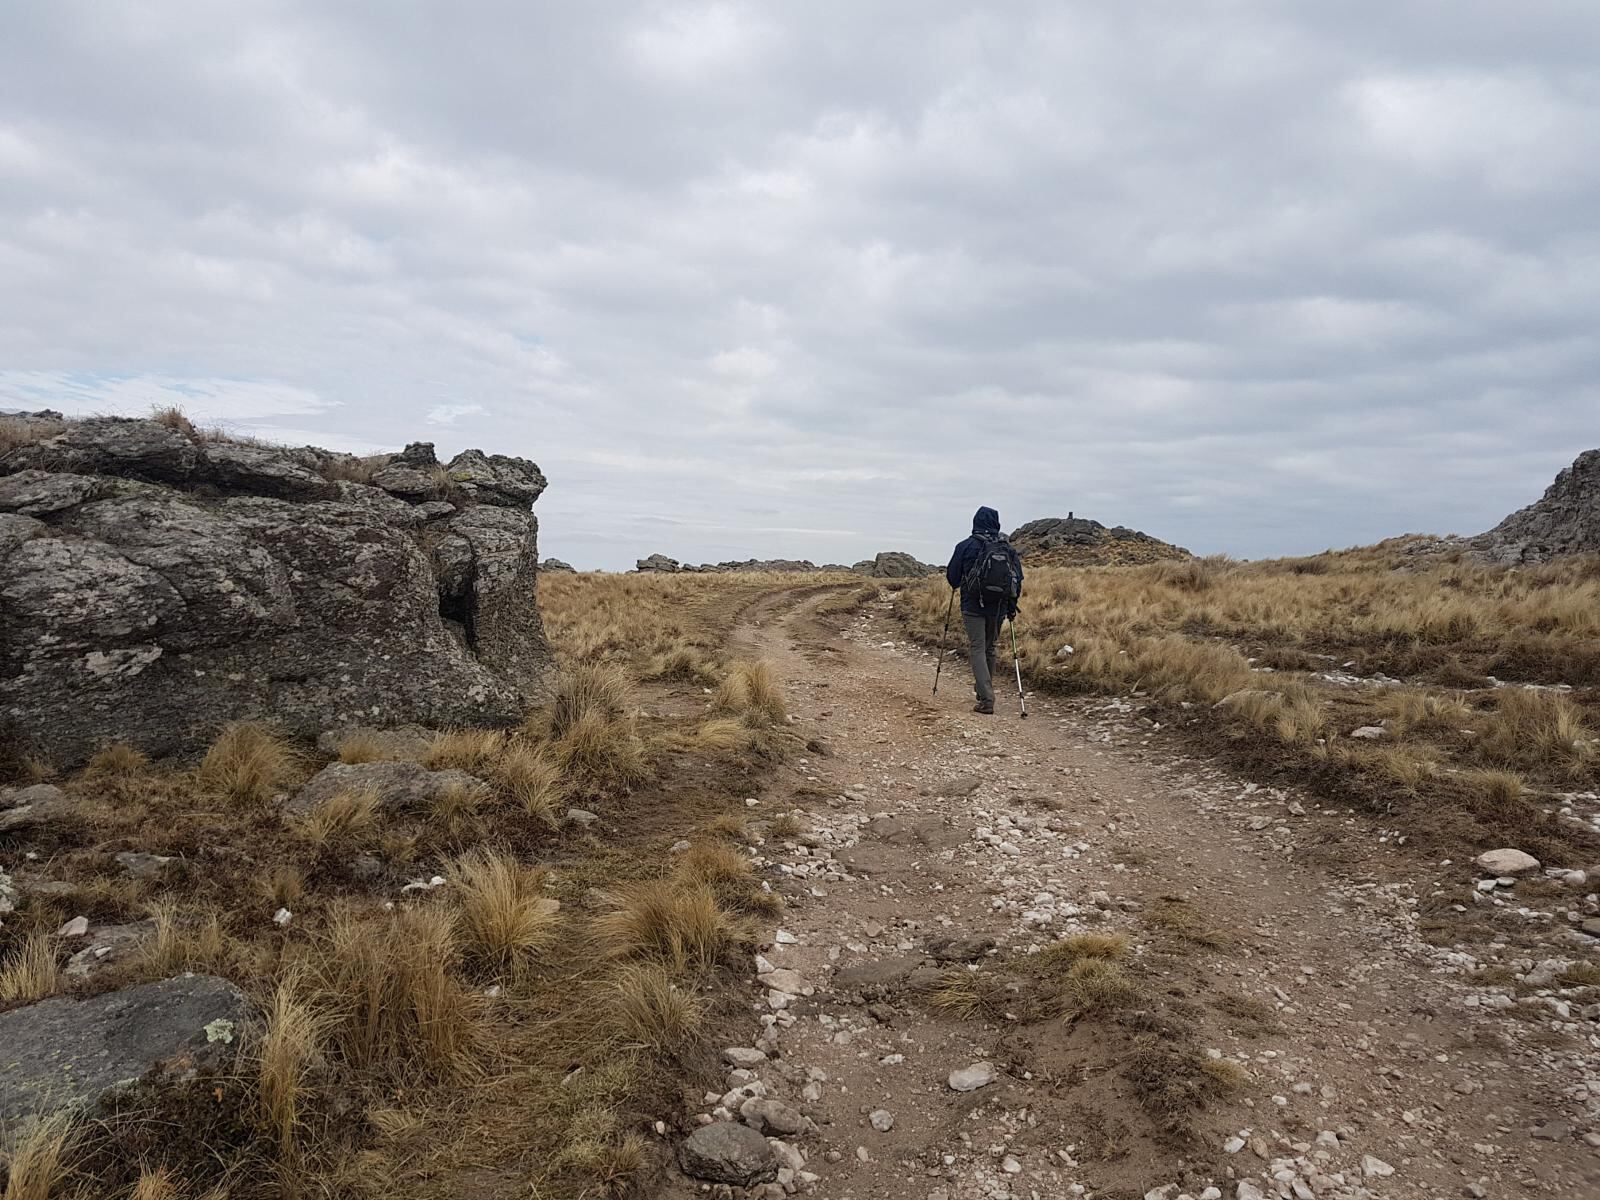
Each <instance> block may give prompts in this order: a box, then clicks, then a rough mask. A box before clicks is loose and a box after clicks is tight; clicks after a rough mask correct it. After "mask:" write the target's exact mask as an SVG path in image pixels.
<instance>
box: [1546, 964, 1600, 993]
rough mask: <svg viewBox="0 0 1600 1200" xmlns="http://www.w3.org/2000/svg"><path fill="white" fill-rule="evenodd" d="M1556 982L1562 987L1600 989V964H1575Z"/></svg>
mask: <svg viewBox="0 0 1600 1200" xmlns="http://www.w3.org/2000/svg"><path fill="white" fill-rule="evenodd" d="M1556 982H1557V983H1559V984H1560V985H1561V986H1562V987H1600V963H1592V962H1585V963H1573V964H1572V965H1571V966H1570V967H1568V968H1567V969H1566V970H1565V971H1563V972H1561V974H1560V975H1558V976H1557V977H1556Z"/></svg>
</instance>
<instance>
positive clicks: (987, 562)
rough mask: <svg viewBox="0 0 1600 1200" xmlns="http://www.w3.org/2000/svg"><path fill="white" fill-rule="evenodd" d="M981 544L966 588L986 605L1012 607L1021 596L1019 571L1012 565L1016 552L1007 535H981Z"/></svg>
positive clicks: (963, 581)
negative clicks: (1018, 586) (1004, 536)
mask: <svg viewBox="0 0 1600 1200" xmlns="http://www.w3.org/2000/svg"><path fill="white" fill-rule="evenodd" d="M974 536H976V535H974ZM978 544H979V552H978V556H977V557H976V558H974V559H973V560H972V565H971V566H969V567H968V568H967V573H966V575H965V576H963V577H962V580H961V587H962V590H963V591H965V592H967V593H968V594H969V595H973V596H976V597H977V598H978V603H979V604H980V605H982V606H983V607H984V608H989V607H991V606H993V607H996V608H1000V609H1002V610H1005V609H1009V608H1010V607H1011V602H1012V601H1014V600H1015V599H1016V598H1017V573H1016V571H1015V570H1014V569H1013V568H1012V565H1011V563H1012V558H1013V557H1014V556H1015V554H1016V551H1014V550H1012V549H1011V543H1009V542H1007V541H1006V540H1005V538H1003V537H998V538H985V537H979V538H978Z"/></svg>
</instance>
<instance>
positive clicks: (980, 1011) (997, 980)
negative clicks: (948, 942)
mask: <svg viewBox="0 0 1600 1200" xmlns="http://www.w3.org/2000/svg"><path fill="white" fill-rule="evenodd" d="M1017 996H1018V988H1017V985H1016V984H1015V983H1014V982H1013V981H1011V980H1008V979H1005V978H1002V977H1001V976H998V975H992V974H990V973H989V972H988V971H971V970H968V969H967V968H965V967H952V968H950V969H949V970H948V971H946V972H945V973H944V974H943V975H942V976H941V977H940V980H939V986H938V987H937V988H936V989H935V990H934V993H933V997H932V1001H931V1002H932V1004H933V1006H934V1007H935V1008H942V1009H943V1010H944V1011H945V1012H948V1013H953V1014H955V1015H956V1016H957V1017H960V1018H961V1019H962V1020H963V1021H970V1020H973V1019H974V1018H977V1017H982V1018H983V1019H984V1020H986V1021H998V1020H1001V1019H1003V1018H1004V1016H1005V1014H1006V1010H1007V1006H1008V1005H1011V1004H1015V1003H1016V1002H1017Z"/></svg>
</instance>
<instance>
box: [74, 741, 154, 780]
mask: <svg viewBox="0 0 1600 1200" xmlns="http://www.w3.org/2000/svg"><path fill="white" fill-rule="evenodd" d="M149 765H150V760H149V758H147V757H146V756H145V755H144V754H143V753H142V752H141V751H139V750H136V749H134V748H133V747H132V746H130V745H128V744H127V743H126V742H112V743H111V745H109V746H102V747H101V748H100V749H99V750H96V751H95V752H94V756H93V757H92V758H90V759H89V762H88V764H87V765H86V766H85V767H84V769H83V773H84V776H85V777H86V778H91V779H128V778H132V777H133V776H135V775H142V774H143V773H144V770H145V768H146V767H148V766H149Z"/></svg>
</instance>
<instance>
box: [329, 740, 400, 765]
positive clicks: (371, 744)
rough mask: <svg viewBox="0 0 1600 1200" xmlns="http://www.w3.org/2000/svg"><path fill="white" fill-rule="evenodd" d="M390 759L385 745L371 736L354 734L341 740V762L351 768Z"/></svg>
mask: <svg viewBox="0 0 1600 1200" xmlns="http://www.w3.org/2000/svg"><path fill="white" fill-rule="evenodd" d="M388 757H389V755H388V752H387V751H386V750H385V749H384V746H383V743H382V742H380V741H379V740H378V739H377V738H375V737H373V736H372V735H370V734H364V733H353V734H350V735H349V736H348V737H344V738H341V739H340V740H339V761H340V762H342V763H347V764H349V765H350V766H357V765H359V764H361V763H372V762H382V761H383V760H384V759H386V758H388Z"/></svg>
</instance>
